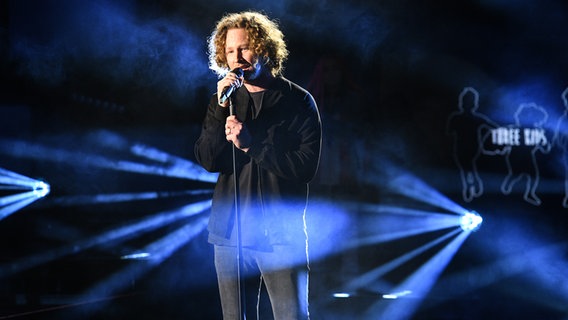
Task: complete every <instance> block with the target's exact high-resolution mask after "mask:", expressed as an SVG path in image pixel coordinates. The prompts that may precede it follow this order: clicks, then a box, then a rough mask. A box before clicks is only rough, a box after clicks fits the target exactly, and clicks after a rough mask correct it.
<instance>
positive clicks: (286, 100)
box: [195, 12, 321, 320]
mask: <svg viewBox="0 0 568 320" xmlns="http://www.w3.org/2000/svg"><path fill="white" fill-rule="evenodd" d="M287 57H288V49H287V48H286V44H285V42H284V36H283V34H282V32H281V31H280V30H279V28H278V25H277V24H276V23H275V22H274V21H273V20H271V19H270V18H268V17H267V16H266V15H264V14H260V13H257V12H241V13H234V14H229V15H226V16H224V17H223V18H222V19H221V20H219V21H218V22H217V24H216V27H215V29H214V31H213V32H212V34H211V37H210V38H209V61H210V62H209V63H210V68H211V69H212V70H214V71H215V72H216V73H217V74H218V75H219V77H220V78H221V80H219V81H218V82H217V93H216V94H215V95H213V97H212V99H211V101H210V103H209V106H208V109H207V113H206V116H205V119H204V121H203V126H202V131H201V134H200V136H199V139H198V140H197V142H196V145H195V155H196V158H197V160H198V161H199V163H200V164H201V165H202V166H203V167H204V168H205V169H206V170H208V171H210V172H219V178H218V181H217V184H216V186H215V192H214V194H213V203H212V207H211V217H210V220H209V226H208V231H209V242H210V243H212V244H213V245H214V252H215V268H216V272H217V278H218V284H219V294H220V298H221V306H222V311H223V318H224V319H225V320H231V319H239V318H240V317H241V314H239V310H240V308H239V296H240V293H239V290H238V289H237V288H238V281H239V279H238V277H237V267H238V262H237V252H238V248H239V246H240V247H241V248H242V256H241V261H242V264H241V265H242V266H243V270H241V272H242V274H243V275H244V276H245V277H247V278H248V279H250V278H251V277H257V276H258V278H257V279H259V280H257V281H258V285H259V286H258V287H256V288H254V289H255V290H254V292H255V293H258V292H260V288H262V287H261V286H262V284H264V285H265V287H266V291H267V292H268V296H269V298H270V303H271V306H272V313H273V316H274V319H275V320H281V319H307V318H309V314H308V310H307V296H308V294H307V283H305V282H304V283H301V282H300V278H301V277H299V276H300V275H302V274H304V275H305V274H307V270H308V268H309V266H308V257H307V254H308V252H307V231H306V225H305V210H306V206H307V200H308V183H309V182H310V180H311V179H312V178H313V177H314V175H315V173H316V170H317V167H318V163H319V156H320V148H321V121H320V116H319V113H318V110H317V107H316V104H315V101H314V99H313V97H312V96H311V95H310V93H308V92H307V91H306V90H305V89H303V88H301V87H300V86H298V85H297V84H295V83H293V82H291V81H290V80H288V79H286V78H284V77H283V76H282V70H283V63H284V62H285V60H286V59H287ZM241 70H242V73H241V72H240V71H241ZM230 104H232V108H229V106H230ZM230 109H232V110H234V114H233V115H231V113H230ZM233 148H235V149H233ZM233 150H235V157H234V161H233ZM233 162H234V163H233ZM233 167H235V168H236V171H235V170H233ZM235 181H237V185H236V186H235ZM235 188H237V190H235ZM235 191H237V192H235ZM236 195H238V201H235V197H236ZM235 203H238V204H239V208H238V215H237V216H238V219H237V218H235ZM238 224H240V228H238ZM237 239H238V240H239V241H237ZM302 281H307V277H306V278H303V280H302ZM247 287H248V286H247ZM300 291H301V292H300ZM258 296H260V295H259V294H258ZM240 298H241V299H246V300H247V304H246V305H247V306H250V305H256V303H252V304H251V303H250V300H251V299H252V300H254V299H253V298H257V294H254V295H253V297H251V295H246V297H242V296H240ZM255 302H256V301H255ZM245 309H246V310H247V314H254V313H256V312H254V311H257V310H250V309H251V308H250V307H247V308H245ZM251 311H252V312H251ZM247 318H248V319H253V318H255V317H253V316H250V315H249V316H247Z"/></svg>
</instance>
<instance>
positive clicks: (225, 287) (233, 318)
mask: <svg viewBox="0 0 568 320" xmlns="http://www.w3.org/2000/svg"><path fill="white" fill-rule="evenodd" d="M294 250H295V252H292V251H294ZM298 250H301V249H300V248H296V249H294V247H292V246H273V251H270V252H267V251H257V250H252V249H250V248H246V247H245V248H243V250H242V257H241V261H242V265H243V267H242V269H241V277H244V278H242V279H247V280H246V285H245V288H246V294H245V296H244V297H243V296H241V299H242V301H246V303H245V309H246V315H247V317H246V319H248V320H252V319H259V318H262V319H267V318H269V315H262V314H260V313H261V310H259V306H260V300H259V299H260V297H261V289H262V283H264V285H265V286H266V291H267V293H268V297H269V299H270V304H271V306H272V316H273V317H274V320H299V319H308V310H307V308H308V305H307V304H308V303H307V290H308V288H307V270H308V266H307V260H304V261H303V264H301V263H300V264H297V265H294V264H295V263H292V262H291V261H294V259H289V257H290V256H297V254H298ZM236 257H237V248H236V247H230V246H218V245H215V269H216V271H217V281H218V284H219V295H220V298H221V307H222V309H223V319H224V320H238V319H240V317H239V299H238V298H239V292H238V279H237V262H236V261H237V260H236ZM304 257H306V255H305V254H304ZM251 279H253V281H254V279H256V285H255V288H251V285H250V283H251V281H250V280H251ZM251 289H252V290H251ZM251 306H254V309H253V308H251ZM251 309H253V310H251Z"/></svg>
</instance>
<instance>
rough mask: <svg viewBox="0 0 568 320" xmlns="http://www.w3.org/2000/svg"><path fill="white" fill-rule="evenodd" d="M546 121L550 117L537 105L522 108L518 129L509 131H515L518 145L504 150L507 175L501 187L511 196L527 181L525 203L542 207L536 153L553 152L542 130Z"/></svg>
mask: <svg viewBox="0 0 568 320" xmlns="http://www.w3.org/2000/svg"><path fill="white" fill-rule="evenodd" d="M547 119H548V113H547V112H546V110H544V108H542V107H540V106H538V105H536V104H535V103H523V104H521V105H520V106H519V108H518V109H517V111H516V112H515V123H516V126H512V127H509V128H511V129H512V130H515V132H516V135H517V136H518V141H517V143H511V144H509V145H508V146H507V147H506V148H505V151H506V152H505V161H506V164H507V169H508V174H507V176H506V177H505V179H504V180H503V183H502V184H501V191H502V192H503V193H504V194H510V193H511V191H512V190H513V187H514V185H515V184H516V183H517V182H519V181H521V180H522V179H523V178H526V179H527V184H526V187H525V193H524V199H525V201H527V202H529V203H531V204H534V205H540V204H541V200H540V198H539V197H538V196H537V195H536V189H537V187H538V184H539V180H540V171H539V168H538V162H537V159H536V154H537V152H542V153H548V152H549V151H550V149H551V146H550V144H549V143H548V139H547V137H546V133H545V130H544V129H543V124H544V123H545V122H546V120H547ZM531 122H532V123H531ZM526 123H530V126H529V127H522V125H523V124H526Z"/></svg>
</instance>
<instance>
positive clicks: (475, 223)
mask: <svg viewBox="0 0 568 320" xmlns="http://www.w3.org/2000/svg"><path fill="white" fill-rule="evenodd" d="M482 222H483V218H482V217H481V216H480V215H479V213H477V212H475V211H469V212H466V213H465V214H464V215H463V216H462V217H461V218H460V226H461V228H462V230H463V231H476V230H477V229H479V227H480V226H481V223H482Z"/></svg>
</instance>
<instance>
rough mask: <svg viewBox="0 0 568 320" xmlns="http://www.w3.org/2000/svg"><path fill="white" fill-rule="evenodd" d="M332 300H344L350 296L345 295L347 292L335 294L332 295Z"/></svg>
mask: <svg viewBox="0 0 568 320" xmlns="http://www.w3.org/2000/svg"><path fill="white" fill-rule="evenodd" d="M333 297H334V298H338V299H346V298H349V297H351V294H349V293H347V292H336V293H334V294H333Z"/></svg>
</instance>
